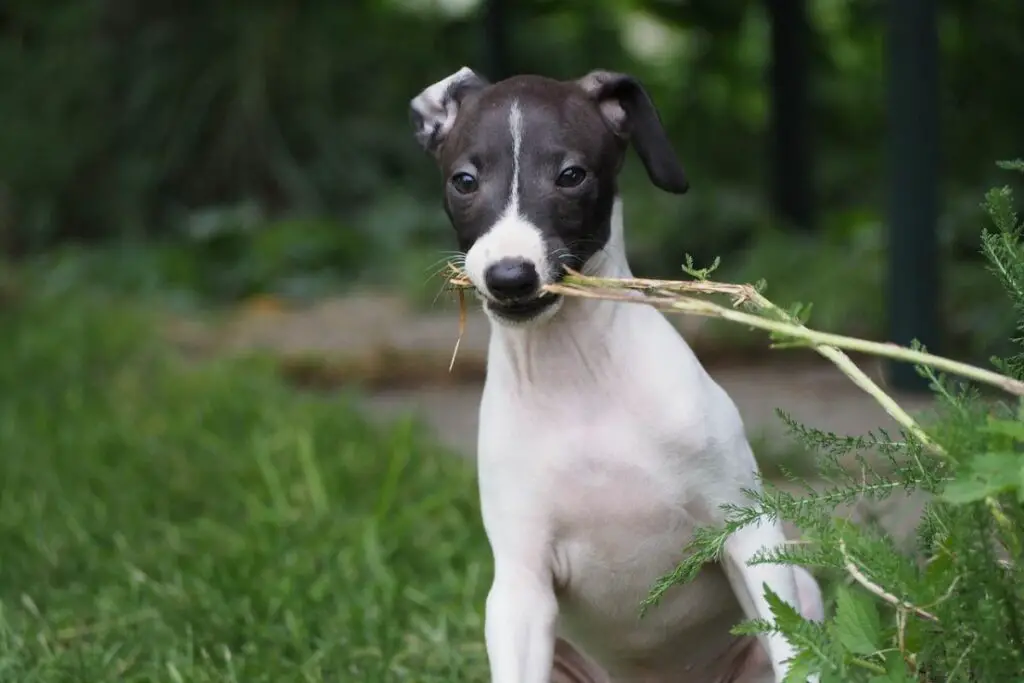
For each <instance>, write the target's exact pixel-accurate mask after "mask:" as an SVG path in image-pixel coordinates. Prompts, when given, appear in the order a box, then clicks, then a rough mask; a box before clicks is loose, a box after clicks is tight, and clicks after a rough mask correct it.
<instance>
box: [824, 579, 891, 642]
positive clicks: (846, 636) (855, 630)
mask: <svg viewBox="0 0 1024 683" xmlns="http://www.w3.org/2000/svg"><path fill="white" fill-rule="evenodd" d="M835 625H836V636H837V637H838V638H839V641H840V642H841V643H842V644H843V647H845V648H846V649H847V650H849V651H850V652H852V653H854V654H858V655H870V654H874V653H875V652H877V651H878V650H879V649H880V643H879V641H880V640H881V635H882V625H881V622H880V621H879V619H878V611H877V609H876V608H875V604H874V602H872V601H871V599H870V598H868V597H866V596H864V595H860V594H857V593H854V592H853V591H852V590H850V589H849V588H847V587H846V586H843V585H840V586H838V588H837V590H836V617H835Z"/></svg>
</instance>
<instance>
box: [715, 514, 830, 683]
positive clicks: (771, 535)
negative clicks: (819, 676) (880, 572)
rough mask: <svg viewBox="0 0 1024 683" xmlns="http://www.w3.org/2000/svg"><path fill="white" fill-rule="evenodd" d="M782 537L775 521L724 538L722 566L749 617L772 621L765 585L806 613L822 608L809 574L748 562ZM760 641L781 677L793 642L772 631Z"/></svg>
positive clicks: (792, 653)
mask: <svg viewBox="0 0 1024 683" xmlns="http://www.w3.org/2000/svg"><path fill="white" fill-rule="evenodd" d="M785 540H786V537H785V535H784V534H783V531H782V525H781V524H779V523H777V522H775V523H762V524H760V525H756V526H749V527H745V528H743V529H740V530H739V531H737V532H735V533H734V534H733V535H732V536H730V537H729V538H728V540H726V542H725V547H724V554H723V558H722V566H723V568H724V569H725V574H726V576H727V577H728V579H729V584H730V585H731V586H732V589H733V592H734V593H735V594H736V598H737V600H738V601H739V603H740V606H741V607H742V608H743V612H744V613H745V614H746V616H747V618H748V619H764V620H766V621H774V619H773V617H772V612H771V609H770V608H769V607H768V601H767V600H766V599H765V597H764V587H765V585H768V587H770V588H771V589H772V592H774V593H775V594H776V595H778V596H779V598H781V599H782V600H783V601H784V602H787V603H789V604H790V605H792V606H793V607H794V608H795V609H796V610H797V611H798V612H801V613H804V614H805V616H812V615H813V616H817V615H818V614H819V613H820V611H821V610H820V603H821V594H820V591H817V590H811V588H812V587H813V588H817V583H816V582H815V581H814V579H813V577H811V576H810V575H809V574H807V575H806V576H805V577H801V578H800V579H799V580H798V579H797V574H796V572H794V570H793V567H790V566H787V565H779V564H755V565H749V564H747V563H748V562H749V561H750V559H751V558H752V557H753V556H754V555H755V554H756V553H757V552H758V551H759V550H761V549H762V548H764V549H770V548H774V547H777V546H780V545H782V544H783V543H784V542H785ZM808 580H809V582H808ZM801 593H805V594H806V596H807V602H809V603H810V604H807V605H803V604H801V597H803V596H801ZM819 618H820V617H819ZM761 643H762V645H763V646H764V648H765V650H766V651H767V655H768V659H769V660H770V661H771V668H772V671H773V672H774V674H775V680H776V681H782V679H783V678H785V676H786V673H787V670H788V665H787V664H786V660H788V659H790V658H792V657H793V655H794V654H795V650H794V648H793V646H792V645H791V644H790V643H789V642H788V641H787V640H786V639H785V638H784V637H783V636H782V635H781V634H779V633H771V634H769V635H767V636H765V637H763V638H761ZM811 680H816V678H814V679H811Z"/></svg>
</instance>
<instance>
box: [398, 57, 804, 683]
mask: <svg viewBox="0 0 1024 683" xmlns="http://www.w3.org/2000/svg"><path fill="white" fill-rule="evenodd" d="M411 109H412V119H413V124H414V126H415V131H416V138H417V139H418V141H419V142H420V144H421V145H422V146H423V147H424V148H425V149H427V150H428V151H429V152H431V153H432V154H433V155H434V156H435V157H436V159H437V161H438V163H439V165H440V168H441V171H442V173H443V176H444V207H445V210H446V212H447V213H448V216H449V217H450V219H451V222H452V225H453V226H454V227H455V232H456V235H457V238H458V243H459V247H460V249H461V250H462V251H464V252H465V269H466V272H467V274H468V276H469V278H470V279H471V281H472V283H473V285H474V286H475V288H476V290H477V292H478V293H479V295H480V296H481V297H482V299H483V302H484V307H485V309H486V311H487V314H488V317H489V318H490V321H491V339H490V346H489V350H488V362H487V381H486V385H485V388H484V393H483V398H482V401H481V405H480V433H479V441H478V461H479V482H480V497H481V504H482V509H483V522H484V526H485V528H486V531H487V536H488V538H489V540H490V544H491V548H492V551H493V555H494V565H495V566H494V571H495V573H494V582H493V585H492V587H491V591H490V593H489V595H488V598H487V613H486V627H485V637H486V643H487V654H488V658H489V660H490V665H491V676H492V678H491V680H492V681H493V683H548V681H551V680H557V681H573V682H580V683H582V682H586V683H599V682H612V683H627V682H628V683H682V682H693V683H711V682H722V683H724V682H726V681H741V680H742V681H754V680H761V679H762V678H763V677H767V680H775V681H781V680H782V679H783V677H784V676H785V674H786V670H787V666H786V664H785V662H786V660H787V659H788V658H789V657H791V656H792V654H793V649H792V647H791V646H790V644H789V643H787V642H786V641H785V639H783V638H781V637H779V636H771V637H767V638H764V639H762V640H761V641H760V643H759V642H758V640H757V639H754V638H751V637H737V636H733V635H731V634H730V632H729V631H730V628H731V627H732V626H734V625H735V624H736V623H738V622H739V621H741V620H742V619H743V618H744V617H745V616H746V617H760V618H763V619H770V618H771V613H770V611H769V608H768V605H767V603H766V601H765V599H764V591H763V587H764V585H765V584H767V585H769V586H770V587H771V588H772V590H773V591H775V592H776V593H777V594H778V595H779V596H780V597H781V598H782V599H784V600H786V601H787V602H789V603H790V604H792V605H794V606H796V607H798V608H799V609H800V611H801V612H802V613H803V614H805V615H807V616H808V617H814V618H820V616H821V612H822V604H821V595H820V592H819V590H818V586H817V584H816V583H815V581H814V579H813V578H812V577H811V576H810V575H809V574H807V573H806V572H803V571H802V570H800V571H794V570H793V569H792V568H789V567H785V566H778V565H754V566H749V565H748V564H747V561H748V560H749V559H750V558H751V556H752V555H753V554H754V553H755V552H756V551H757V550H759V549H761V548H762V547H772V546H776V545H778V544H780V543H782V542H783V541H784V538H783V533H782V529H781V527H780V526H778V525H763V526H761V527H759V528H751V529H748V530H744V531H742V532H740V533H737V534H734V535H733V536H732V537H731V538H730V539H729V541H728V543H727V546H726V552H725V555H724V557H723V559H722V561H721V563H719V564H714V565H709V566H707V567H706V569H705V570H704V571H703V572H702V573H701V574H700V575H699V576H698V577H697V578H696V579H695V580H694V581H693V582H692V583H690V584H687V585H685V586H677V587H675V588H673V589H672V590H670V591H669V592H668V593H667V594H666V595H665V597H664V598H663V600H662V601H661V603H659V605H658V606H657V607H656V608H654V609H653V610H651V611H650V612H649V613H648V614H647V616H645V617H644V618H643V619H640V618H639V616H638V615H639V606H640V603H641V601H642V600H643V599H644V597H645V596H646V595H647V594H648V591H649V590H650V589H651V587H652V585H653V584H654V582H655V580H656V579H658V578H659V577H660V576H662V575H663V574H665V573H666V572H668V571H670V570H671V569H672V568H673V567H675V566H676V564H677V563H678V562H679V561H680V560H681V551H682V549H683V548H684V546H685V545H686V544H687V542H688V541H689V540H690V539H691V537H692V533H693V529H694V527H696V526H698V525H708V524H715V523H717V522H720V521H722V516H723V513H722V511H721V508H720V506H721V505H722V504H724V503H742V502H744V498H743V495H742V493H741V490H742V489H744V488H756V487H757V486H758V482H757V478H756V472H757V464H756V462H755V461H754V457H753V454H752V453H751V449H750V446H749V444H748V441H747V439H746V436H745V434H744V428H743V423H742V421H741V419H740V416H739V413H738V411H737V409H736V407H735V405H734V404H733V402H732V400H731V399H730V398H729V396H728V395H726V393H725V392H724V391H723V390H722V389H721V388H720V387H719V386H718V384H716V383H715V382H714V380H712V379H711V377H710V376H708V374H707V372H705V370H704V368H703V367H702V366H701V364H700V363H699V361H698V360H697V358H696V357H695V356H694V354H693V352H692V351H691V349H690V347H689V346H688V345H687V344H686V342H685V341H684V340H683V339H682V338H681V337H680V336H679V334H678V333H677V332H676V330H675V328H674V327H672V325H671V324H670V323H669V322H668V321H667V320H666V319H665V318H664V317H663V316H662V315H661V313H659V312H658V311H656V310H655V309H653V308H650V307H648V306H644V305H637V304H626V303H613V302H606V301H598V300H589V299H564V300H563V299H562V298H560V297H557V296H553V295H550V294H547V293H545V292H544V290H543V287H544V285H546V284H548V283H552V282H556V281H557V280H559V278H561V277H563V274H564V272H565V271H564V266H569V267H571V268H573V269H576V270H581V271H583V272H585V273H589V274H594V275H601V276H607V277H629V276H630V275H631V273H630V268H629V265H628V263H627V260H626V250H625V245H624V242H623V225H622V205H621V201H620V199H619V195H618V189H617V176H618V173H619V170H620V168H621V167H622V164H623V160H624V157H625V153H626V150H627V146H628V145H629V143H630V142H631V143H632V145H633V147H634V148H635V149H636V151H637V153H638V154H639V157H640V160H641V161H642V162H643V165H644V167H645V168H646V170H647V174H648V176H649V177H650V179H651V182H653V183H654V184H655V185H656V186H657V187H659V188H661V189H663V190H666V191H668V192H673V193H677V194H682V193H684V192H685V191H686V190H687V189H688V181H687V178H686V175H685V174H684V172H683V169H682V167H681V165H680V163H679V161H678V159H677V158H676V155H675V153H674V151H673V149H672V146H671V144H670V141H669V140H668V137H667V135H666V133H665V131H664V129H663V127H662V125H661V122H660V119H659V116H658V113H657V110H656V109H655V107H654V105H653V103H652V102H651V100H650V98H649V96H648V95H647V93H646V92H645V90H644V88H643V87H642V86H641V84H640V83H639V82H638V81H637V80H636V79H634V78H632V77H630V76H628V75H624V74H616V73H610V72H606V71H594V72H592V73H590V74H588V75H586V76H584V77H583V78H581V79H579V80H576V81H558V80H552V79H549V78H543V77H540V76H516V77H513V78H509V79H507V80H504V81H501V82H498V83H494V84H489V83H487V82H486V81H485V80H484V79H482V78H481V77H479V76H477V75H476V74H475V73H474V72H473V71H472V70H470V69H469V68H462V69H460V70H459V71H457V72H456V73H454V74H452V75H450V76H448V77H447V78H445V79H443V80H441V81H439V82H438V83H435V84H433V85H431V86H430V87H428V88H426V89H425V90H424V91H423V92H422V93H420V94H419V95H418V96H417V97H416V98H414V99H413V100H412V104H411Z"/></svg>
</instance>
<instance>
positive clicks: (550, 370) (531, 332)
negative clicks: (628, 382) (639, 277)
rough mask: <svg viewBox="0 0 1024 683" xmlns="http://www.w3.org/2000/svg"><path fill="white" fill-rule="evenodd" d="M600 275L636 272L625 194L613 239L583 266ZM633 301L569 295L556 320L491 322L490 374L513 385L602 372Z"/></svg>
mask: <svg viewBox="0 0 1024 683" xmlns="http://www.w3.org/2000/svg"><path fill="white" fill-rule="evenodd" d="M583 273H584V274H585V275H591V276H595V277H609V278H626V277H632V273H631V271H630V268H629V262H628V260H627V258H626V245H625V240H624V229H623V216H622V200H621V199H620V198H616V200H615V204H614V207H613V209H612V215H611V234H610V236H609V239H608V244H607V245H606V246H605V247H604V249H602V250H600V251H598V252H597V253H596V254H595V255H594V256H592V257H591V258H590V260H589V261H587V263H586V264H585V266H584V268H583ZM628 306H629V305H628V304H627V305H623V304H619V303H617V302H612V301H603V300H599V299H587V298H582V297H565V300H564V301H563V302H562V306H561V308H560V309H559V310H558V312H557V313H556V314H555V315H554V317H553V318H552V319H551V320H548V321H546V322H543V323H541V324H539V325H526V326H522V327H509V326H506V325H501V324H498V323H495V322H493V321H492V322H491V342H490V349H489V354H488V366H489V370H488V373H489V374H494V375H500V376H501V378H502V381H504V382H510V383H511V384H512V385H514V386H512V387H508V389H513V388H516V387H517V388H525V387H528V386H537V385H545V384H552V383H554V384H558V385H562V386H566V385H576V386H578V385H579V384H581V383H584V384H585V383H587V382H588V381H589V380H592V379H594V378H596V377H600V376H601V375H602V374H604V371H605V370H606V367H605V366H606V364H607V363H609V362H610V361H611V359H612V356H611V353H609V350H610V347H611V344H612V343H613V342H614V341H615V337H616V335H617V334H620V333H621V331H622V324H623V317H624V316H623V313H624V312H625V309H626V308H627V307H628Z"/></svg>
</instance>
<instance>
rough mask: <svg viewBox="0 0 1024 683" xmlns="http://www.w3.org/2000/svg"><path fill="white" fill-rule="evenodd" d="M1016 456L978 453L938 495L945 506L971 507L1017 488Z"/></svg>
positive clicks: (1011, 453)
mask: <svg viewBox="0 0 1024 683" xmlns="http://www.w3.org/2000/svg"><path fill="white" fill-rule="evenodd" d="M1022 459H1024V458H1022V456H1021V454H1020V453H1013V452H996V453H982V454H981V455H978V456H976V457H975V458H974V459H973V460H971V461H970V462H969V463H967V464H966V466H965V467H964V468H963V470H962V471H961V472H960V474H959V475H958V476H957V478H956V480H955V481H952V482H950V483H949V484H948V485H947V486H946V489H945V490H944V491H943V492H942V498H943V500H945V501H946V502H949V503H959V504H963V503H972V502H974V501H977V500H981V499H982V498H984V497H986V496H993V495H997V494H999V493H1003V492H1005V491H1009V490H1013V489H1016V488H1018V486H1020V467H1021V462H1022Z"/></svg>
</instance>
